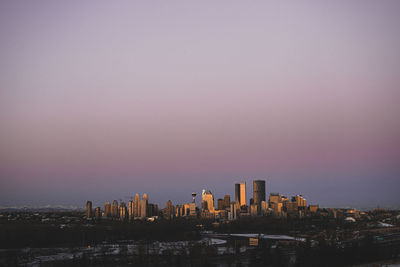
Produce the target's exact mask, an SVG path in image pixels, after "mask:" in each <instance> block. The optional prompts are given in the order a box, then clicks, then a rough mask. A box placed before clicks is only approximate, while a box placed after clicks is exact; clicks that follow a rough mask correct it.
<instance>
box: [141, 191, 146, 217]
mask: <svg viewBox="0 0 400 267" xmlns="http://www.w3.org/2000/svg"><path fill="white" fill-rule="evenodd" d="M145 195H146V194H144V195H143V198H142V201H141V202H140V217H141V218H146V217H147V201H148V199H147V195H146V198H145Z"/></svg>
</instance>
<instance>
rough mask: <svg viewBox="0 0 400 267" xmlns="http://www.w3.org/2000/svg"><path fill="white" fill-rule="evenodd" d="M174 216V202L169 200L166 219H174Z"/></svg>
mask: <svg viewBox="0 0 400 267" xmlns="http://www.w3.org/2000/svg"><path fill="white" fill-rule="evenodd" d="M172 214H173V209H172V201H171V200H168V201H167V205H166V207H165V215H166V219H168V220H170V219H172Z"/></svg>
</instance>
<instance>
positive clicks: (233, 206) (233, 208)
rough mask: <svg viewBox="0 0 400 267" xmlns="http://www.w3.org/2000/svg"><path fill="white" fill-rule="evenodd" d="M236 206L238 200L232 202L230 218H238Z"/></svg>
mask: <svg viewBox="0 0 400 267" xmlns="http://www.w3.org/2000/svg"><path fill="white" fill-rule="evenodd" d="M236 206H237V204H236V202H232V203H231V204H230V212H229V220H236V218H237V208H236Z"/></svg>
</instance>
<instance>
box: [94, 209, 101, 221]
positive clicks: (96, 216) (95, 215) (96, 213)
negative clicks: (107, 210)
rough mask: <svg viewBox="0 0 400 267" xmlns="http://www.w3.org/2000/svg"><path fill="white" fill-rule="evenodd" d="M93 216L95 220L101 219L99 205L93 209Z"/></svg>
mask: <svg viewBox="0 0 400 267" xmlns="http://www.w3.org/2000/svg"><path fill="white" fill-rule="evenodd" d="M94 217H95V218H96V220H100V219H101V209H100V207H96V208H95V209H94Z"/></svg>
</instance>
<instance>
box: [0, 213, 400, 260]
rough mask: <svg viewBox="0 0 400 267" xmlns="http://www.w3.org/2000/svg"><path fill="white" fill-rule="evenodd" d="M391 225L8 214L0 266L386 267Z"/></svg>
mask: <svg viewBox="0 0 400 267" xmlns="http://www.w3.org/2000/svg"><path fill="white" fill-rule="evenodd" d="M396 218H398V213H397V212H385V213H384V214H383V213H382V212H381V213H376V214H371V216H369V217H367V218H360V219H358V220H357V221H356V222H347V221H344V220H341V219H332V218H329V217H315V216H314V217H305V218H273V217H256V218H254V217H253V218H251V217H249V218H242V219H239V220H236V221H231V222H227V221H220V222H215V221H214V220H200V219H185V218H180V219H174V220H162V219H160V220H156V221H153V222H149V221H134V222H121V221H118V220H102V221H94V220H86V219H84V218H83V216H82V214H81V213H79V212H60V213H46V214H40V213H25V214H6V215H5V216H2V219H1V220H0V266H353V265H361V264H367V263H373V262H380V263H382V264H383V263H385V264H391V263H396V262H397V263H398V262H399V259H400V224H399V222H398V221H397V219H396ZM382 220H385V222H390V223H382ZM378 266H379V265H378Z"/></svg>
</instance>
